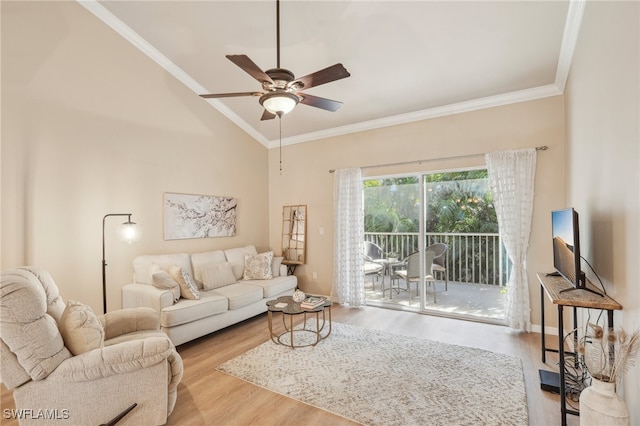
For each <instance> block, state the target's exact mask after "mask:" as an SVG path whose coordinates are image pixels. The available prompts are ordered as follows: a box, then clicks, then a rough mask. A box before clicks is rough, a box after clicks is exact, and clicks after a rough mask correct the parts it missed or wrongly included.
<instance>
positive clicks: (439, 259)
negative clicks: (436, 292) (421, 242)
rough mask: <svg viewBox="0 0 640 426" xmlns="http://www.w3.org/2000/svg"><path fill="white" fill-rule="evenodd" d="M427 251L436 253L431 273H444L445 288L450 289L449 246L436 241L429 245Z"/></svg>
mask: <svg viewBox="0 0 640 426" xmlns="http://www.w3.org/2000/svg"><path fill="white" fill-rule="evenodd" d="M427 251H432V252H433V253H434V257H433V266H432V267H431V274H432V275H434V276H435V273H436V272H438V273H440V274H444V290H445V291H448V290H449V277H448V275H447V267H446V265H447V253H448V252H449V246H448V245H446V244H444V243H435V244H431V245H430V246H428V247H427Z"/></svg>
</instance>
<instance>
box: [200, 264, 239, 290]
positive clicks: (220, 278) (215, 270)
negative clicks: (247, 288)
mask: <svg viewBox="0 0 640 426" xmlns="http://www.w3.org/2000/svg"><path fill="white" fill-rule="evenodd" d="M235 282H236V277H235V275H234V274H233V269H232V268H231V263H229V262H222V263H212V264H210V265H207V266H203V267H202V285H203V287H204V289H205V290H215V289H216V288H219V287H223V286H225V285H229V284H234V283H235Z"/></svg>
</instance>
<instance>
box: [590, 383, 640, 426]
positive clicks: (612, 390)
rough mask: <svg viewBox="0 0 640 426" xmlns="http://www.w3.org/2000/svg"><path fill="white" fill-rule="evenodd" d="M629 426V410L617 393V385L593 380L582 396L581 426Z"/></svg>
mask: <svg viewBox="0 0 640 426" xmlns="http://www.w3.org/2000/svg"><path fill="white" fill-rule="evenodd" d="M587 425H588V426H596V425H597V426H600V425H607V426H629V425H630V420H629V409H628V408H627V404H626V402H624V400H623V399H622V398H620V397H619V396H618V394H617V393H616V384H615V383H610V382H604V381H602V380H598V379H596V378H591V386H589V387H587V388H586V389H584V390H583V391H582V393H581V394H580V426H587Z"/></svg>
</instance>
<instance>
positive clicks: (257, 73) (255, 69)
mask: <svg viewBox="0 0 640 426" xmlns="http://www.w3.org/2000/svg"><path fill="white" fill-rule="evenodd" d="M227 59H229V60H230V61H231V62H233V63H234V64H236V65H237V66H239V67H240V68H242V69H243V70H244V72H246V73H247V74H249V75H250V76H251V77H253V78H255V79H256V80H258V81H259V82H260V84H264V83H270V84H274V83H273V80H271V77H269V76H268V75H267V74H265V72H264V71H262V70H261V69H260V67H259V66H257V65H256V64H255V62H253V61H252V60H251V59H249V57H248V56H247V55H227Z"/></svg>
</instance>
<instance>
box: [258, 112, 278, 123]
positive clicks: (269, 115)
mask: <svg viewBox="0 0 640 426" xmlns="http://www.w3.org/2000/svg"><path fill="white" fill-rule="evenodd" d="M274 118H276V115H275V114H272V113H270V112H269V111H267V110H266V109H265V110H264V112H263V113H262V117H260V121H264V120H273V119H274Z"/></svg>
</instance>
